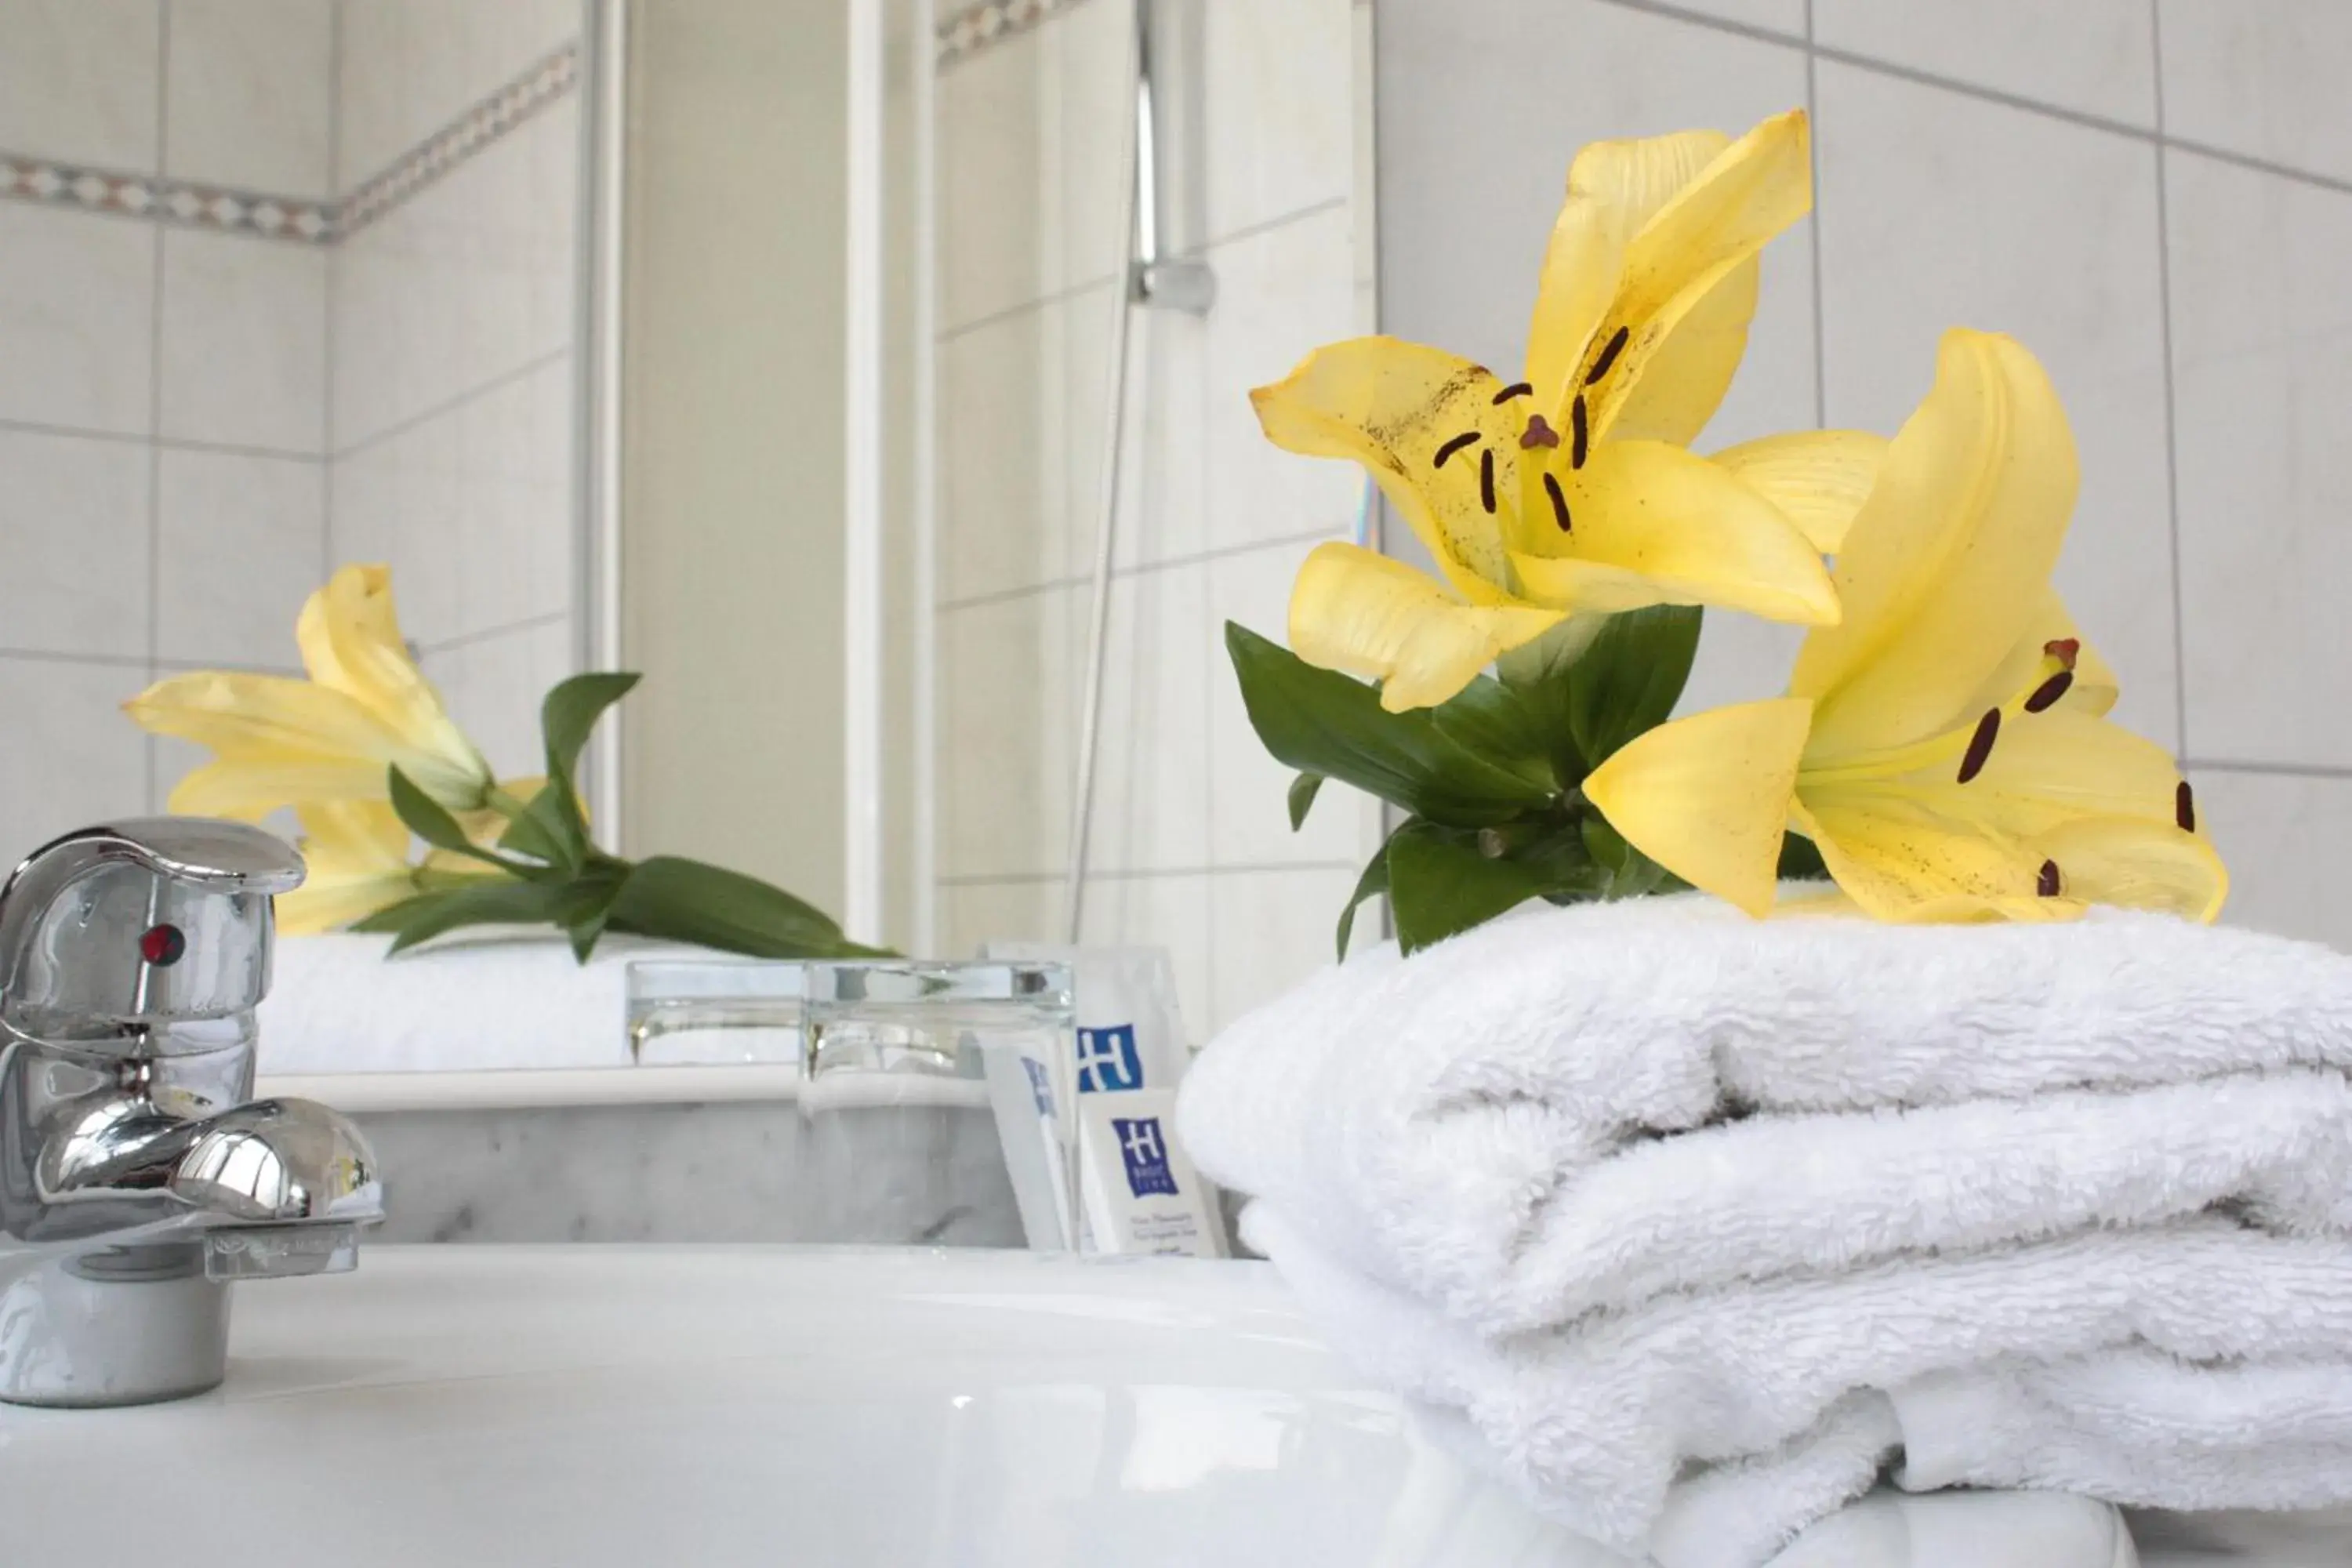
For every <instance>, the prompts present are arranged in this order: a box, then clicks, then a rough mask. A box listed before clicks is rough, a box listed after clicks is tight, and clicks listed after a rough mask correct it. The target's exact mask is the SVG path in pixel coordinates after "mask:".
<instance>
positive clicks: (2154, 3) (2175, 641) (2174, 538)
mask: <svg viewBox="0 0 2352 1568" xmlns="http://www.w3.org/2000/svg"><path fill="white" fill-rule="evenodd" d="M2163 10H2164V7H2163V6H2162V5H2160V4H2158V0H2148V5H2147V33H2148V50H2149V58H2150V59H2151V60H2152V61H2153V70H2152V73H2151V74H2152V75H2153V76H2154V78H2155V83H2154V85H2155V89H2156V132H2157V134H2156V301H2157V317H2156V326H2157V338H2158V347H2159V349H2160V350H2161V352H2162V353H2163V356H2164V499H2165V522H2166V535H2167V542H2168V543H2169V545H2170V546H2171V551H2172V706H2173V741H2174V746H2175V749H2176V751H2177V752H2178V753H2179V754H2180V755H2186V754H2187V753H2188V751H2189V626H2188V618H2187V616H2186V614H2185V612H2184V609H2183V605H2184V604H2185V602H2186V599H2187V596H2188V595H2187V594H2186V592H2185V589H2184V587H2183V584H2182V583H2181V580H2180V458H2179V454H2178V453H2177V452H2176V451H2175V450H2174V447H2173V443H2174V442H2175V441H2177V440H2178V439H2179V433H2180V417H2179V400H2178V399H2177V398H2176V397H2175V395H2174V389H2173V376H2172V205H2171V204H2172V195H2171V192H2170V191H2169V190H2168V189H2167V187H2168V185H2169V184H2170V183H2171V174H2170V171H2169V169H2168V165H2167V163H2166V159H2165V145H2164V23H2163V20H2162V13H2163Z"/></svg>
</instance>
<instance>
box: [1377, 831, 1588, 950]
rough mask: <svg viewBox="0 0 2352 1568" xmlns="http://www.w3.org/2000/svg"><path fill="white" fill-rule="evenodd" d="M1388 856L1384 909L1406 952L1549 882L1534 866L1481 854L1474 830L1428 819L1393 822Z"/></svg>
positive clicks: (1532, 895) (1533, 895)
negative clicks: (1397, 824)
mask: <svg viewBox="0 0 2352 1568" xmlns="http://www.w3.org/2000/svg"><path fill="white" fill-rule="evenodd" d="M1387 860H1388V880H1389V889H1388V890H1389V913H1390V916H1391V918H1392V919H1393V920H1394V921H1395V922H1396V933H1397V945H1398V946H1400V947H1402V949H1403V950H1404V951H1405V952H1419V951H1420V950H1421V949H1423V948H1424V947H1427V946H1429V945H1430V944H1431V943H1432V942H1443V941H1444V940H1445V939H1446V938H1447V937H1449V936H1454V935H1456V934H1458V933H1459V932H1462V931H1468V930H1470V929H1471V928H1472V927H1473V926H1478V925H1484V924H1485V923H1486V921H1490V920H1493V919H1494V918H1495V917H1496V915H1499V914H1503V913H1505V912H1507V911H1508V910H1515V909H1517V908H1518V906H1519V905H1521V904H1523V903H1525V902H1527V901H1528V900H1529V899H1539V898H1542V897H1543V896H1544V895H1545V893H1546V892H1547V891H1548V890H1549V886H1550V884H1549V881H1548V880H1547V879H1546V878H1545V877H1544V875H1543V874H1542V873H1541V872H1540V871H1538V869H1536V868H1534V867H1531V866H1528V865H1526V864H1524V863H1522V862H1520V861H1517V860H1512V859H1507V858H1488V857H1486V855H1484V854H1481V853H1480V852H1479V849H1478V836H1477V835H1476V834H1474V833H1463V832H1459V831H1455V830H1453V829H1448V828H1445V827H1443V826H1439V825H1438V824H1436V823H1433V822H1417V823H1408V824H1407V825H1406V826H1402V827H1400V828H1398V829H1397V831H1396V832H1395V834H1394V835H1393V836H1391V837H1390V839H1389V844H1388V855H1387Z"/></svg>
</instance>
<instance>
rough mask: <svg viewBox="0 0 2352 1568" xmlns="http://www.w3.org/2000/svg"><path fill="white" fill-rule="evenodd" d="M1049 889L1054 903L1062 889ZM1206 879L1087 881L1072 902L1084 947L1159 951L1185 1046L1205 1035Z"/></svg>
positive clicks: (1203, 1041)
mask: <svg viewBox="0 0 2352 1568" xmlns="http://www.w3.org/2000/svg"><path fill="white" fill-rule="evenodd" d="M1048 886H1050V887H1051V888H1052V889H1053V891H1054V893H1055V897H1056V898H1057V899H1058V898H1059V896H1060V894H1061V891H1062V886H1061V884H1060V883H1058V882H1055V883H1051V884H1048ZM1210 886H1211V883H1210V879H1209V878H1208V877H1207V876H1206V875H1205V874H1202V875H1198V876H1188V877H1089V878H1087V885H1086V889H1085V896H1084V897H1083V898H1082V899H1081V900H1079V904H1078V941H1079V942H1081V943H1082V944H1084V945H1085V946H1087V947H1164V948H1166V949H1167V950H1168V966H1169V968H1170V969H1171V971H1172V972H1173V973H1174V974H1175V976H1176V1006H1177V1009H1178V1010H1179V1011H1180V1012H1181V1013H1182V1014H1183V1016H1184V1038H1185V1040H1186V1042H1187V1043H1188V1044H1191V1045H1194V1046H1200V1045H1205V1044H1206V1043H1207V1042H1208V1037H1209V1018H1210V1005H1209V896H1210Z"/></svg>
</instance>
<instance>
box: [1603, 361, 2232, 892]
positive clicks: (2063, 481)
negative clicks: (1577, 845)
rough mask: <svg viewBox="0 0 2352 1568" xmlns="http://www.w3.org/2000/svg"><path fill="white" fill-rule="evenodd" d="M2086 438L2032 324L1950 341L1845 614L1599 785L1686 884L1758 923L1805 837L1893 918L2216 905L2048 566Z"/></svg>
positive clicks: (1849, 541)
mask: <svg viewBox="0 0 2352 1568" xmlns="http://www.w3.org/2000/svg"><path fill="white" fill-rule="evenodd" d="M2075 483H2076V468H2075V458H2074V437H2073V435H2072V434H2071V432H2070V431H2069V430H2068V428H2067V424H2066V415H2065V411H2064V409H2063V408H2062V407H2061V406H2060V405H2059V403H2058V397H2057V394H2056V391H2055V390H2054V389H2053V387H2052V386H2051V384H2050V382H2049V378H2048V377H2047V376H2046V375H2045V374H2043V373H2042V367H2041V365H2040V364H2038V363H2035V361H2034V359H2033V356H2032V355H2031V354H2029V353H2026V352H2025V350H2024V349H2023V348H2021V346H2019V345H2018V344H2017V343H2016V342H2012V341H2011V340H2010V339H2008V338H2005V337H2000V336H1996V335H1992V334H1989V333H1983V332H1972V331H1959V330H1955V331H1951V332H1948V333H1947V334H1946V335H1945V338H1944V342H1943V347H1942V352H1941V355H1940V359H1939V363H1938V365H1937V375H1936V385H1935V388H1934V390H1933V391H1932V392H1930V393H1929V394H1928V395H1927V401H1926V402H1924V403H1923V404H1921V405H1920V406H1919V408H1918V410H1917V411H1916V413H1915V414H1913V415H1912V416H1911V418H1910V420H1909V421H1908V422H1907V423H1906V424H1905V426H1903V429H1902V432H1901V434H1899V435H1897V436H1896V437H1895V440H1894V442H1893V444H1892V445H1891V446H1890V447H1888V448H1887V451H1886V454H1885V461H1884V467H1883V469H1882V471H1881V474H1880V477H1879V479H1878V482H1877V484H1876V486H1875V487H1874V489H1872V491H1871V492H1870V495H1869V498H1868V500H1865V501H1864V503H1863V506H1862V510H1861V511H1860V512H1859V513H1858V514H1857V515H1856V516H1855V517H1854V519H1853V524H1852V527H1851V529H1850V531H1848V533H1847V536H1846V540H1845V545H1844V549H1843V552H1841V553H1840V555H1839V556H1838V562H1837V573H1836V582H1837V589H1838V596H1839V598H1840V600H1841V601H1842V602H1843V605H1844V606H1845V619H1844V621H1843V623H1842V624H1841V625H1839V626H1834V627H1829V628H1824V629H1822V630H1817V631H1815V632H1813V633H1811V635H1810V636H1809V637H1807V638H1806V641H1805V646H1804V648H1803V651H1802V652H1801V653H1800V654H1799V656H1798V659H1797V666H1796V670H1795V673H1794V675H1793V676H1792V677H1791V679H1790V694H1789V695H1788V696H1787V697H1784V698H1780V699H1776V700H1771V701H1766V702H1751V703H1746V704H1743V705H1740V706H1738V707H1731V708H1722V709H1717V710H1714V711H1712V712H1707V713H1701V714H1697V715H1696V716H1694V717H1692V718H1688V719H1683V720H1678V721H1675V722H1673V723H1669V724H1664V725H1661V726H1659V727H1658V728H1657V729H1654V730H1652V731H1649V732H1648V733H1646V734H1643V735H1642V736H1639V737H1637V738H1636V739H1635V740H1633V742H1630V743H1628V744H1627V745H1626V746H1625V747H1623V748H1622V750H1620V751H1619V752H1617V753H1616V754H1615V755H1614V756H1612V757H1611V758H1610V759H1609V760H1608V761H1607V762H1606V763H1602V764H1601V767H1600V768H1599V769H1597V770H1595V771H1594V773H1592V774H1591V777H1589V778H1587V779H1586V780H1585V782H1584V793H1585V795H1586V797H1587V798H1588V799H1589V800H1591V803H1592V804H1593V805H1594V806H1596V807H1597V808H1599V810H1600V811H1601V814H1602V815H1603V816H1606V817H1607V818H1608V819H1609V822H1610V825H1611V826H1613V827H1615V828H1616V829H1617V831H1618V832H1619V833H1621V834H1622V835H1623V836H1624V837H1625V838H1626V839H1627V840H1628V841H1629V842H1631V843H1632V844H1633V845H1634V846H1635V847H1638V848H1640V849H1641V850H1642V851H1643V853H1644V854H1646V855H1648V856H1649V857H1650V858H1652V859H1654V860H1655V861H1657V862H1658V863H1659V864H1661V865H1663V866H1664V867H1665V868H1668V869H1669V870H1671V871H1673V872H1675V874H1676V875H1677V876H1680V877H1681V878H1683V879H1685V881H1688V882H1690V883H1692V884H1693V885H1695V886H1696V887H1700V888H1704V889H1707V890H1708V891H1710V892H1713V893H1716V894H1718V895H1720V896H1721V897H1723V898H1725V899H1727V900H1730V901H1731V902H1733V903H1735V904H1738V906H1739V907H1740V908H1742V909H1744V910H1748V912H1750V913H1751V914H1762V913H1764V912H1766V911H1767V910H1769V909H1770V908H1771V906H1772V902H1773V898H1774V893H1775V884H1774V867H1775V863H1776V860H1777V858H1778V856H1779V853H1780V840H1781V834H1782V830H1783V828H1784V827H1786V828H1791V829H1793V830H1795V831H1796V832H1798V833H1801V834H1803V835H1804V836H1806V837H1810V838H1811V839H1812V841H1813V842H1814V844H1815V846H1816V847H1819V849H1820V850H1821V854H1822V861H1823V862H1824V864H1825V865H1826V866H1827V867H1828V868H1829V872H1830V875H1831V876H1832V877H1833V878H1834V879H1836V881H1837V884H1838V886H1839V888H1840V889H1843V892H1844V894H1845V895H1846V896H1847V898H1849V899H1851V900H1853V903H1855V904H1857V905H1859V906H1861V908H1862V909H1863V910H1864V911H1865V912H1866V913H1869V914H1871V915H1874V916H1876V917H1878V918H1880V919H1882V920H1895V921H1935V920H1985V919H2004V918H2006V919H2019V920H2031V919H2039V920H2051V919H2067V918H2071V917H2073V916H2075V915H2078V914H2080V913H2081V912H2082V911H2083V910H2084V908H2086V907H2087V906H2088V905H2090V904H2094V903H2108V904H2122V905H2127V906H2131V907H2136V908H2146V909H2157V910H2170V911H2173V912H2176V913H2179V914H2184V915H2189V916H2193V917H2195V918H2198V919H2200V920H2211V919H2212V918H2213V917H2214V916H2215V915H2216V914H2217V913H2219V912H2220V910H2221V901H2222V900H2223V898H2224V897H2225V896H2226V894H2227V892H2228V889H2229V879H2228V875H2227V873H2226V872H2225V871H2224V869H2223V868H2222V865H2221V858H2220V857H2219V856H2217V855H2216V854H2215V853H2214V852H2213V848H2212V846H2211V845H2210V843H2208V842H2207V841H2206V840H2205V838H2204V837H2201V836H2200V834H2199V833H2198V832H2197V830H2196V829H2197V814H2196V806H2195V803H2194V802H2193V800H2192V799H2191V797H2190V795H2189V785H2188V784H2187V783H2186V782H2185V781H2184V780H2182V778H2181V777H2180V774H2179V771H2178V770H2177V769H2176V768H2175V767H2174V765H2173V762H2172V759H2171V757H2169V756H2168V754H2166V752H2165V751H2164V750H2163V748H2161V747H2159V746H2158V745H2155V744H2154V743H2152V742H2148V741H2145V740H2142V739H2141V738H2140V737H2138V736H2137V735H2134V734H2132V733H2130V732H2129V731H2126V730H2124V729H2122V728H2121V727H2119V726H2117V725H2116V724H2113V723H2110V722H2108V721H2106V720H2105V718H2104V717H2102V715H2104V714H2105V712H2106V711H2107V710H2108V709H2109V708H2110V707H2111V706H2112V705H2113V704H2114V701H2115V697H2116V687H2115V678H2114V676H2113V675H2112V674H2111V673H2110V672H2109V671H2107V670H2106V668H2105V667H2104V666H2103V665H2101V664H2100V663H2099V662H2098V660H2097V658H2095V655H2093V654H2092V653H2091V652H2090V650H2089V649H2088V648H2087V647H2084V645H2083V642H2082V639H2081V637H2079V635H2078V634H2077V633H2076V632H2075V630H2074V627H2073V626H2072V625H2071V624H2070V623H2069V622H2068V620H2067V617H2066V613H2065V610H2064V607H2063V605H2061V604H2060V603H2059V601H2058V599H2057V596H2056V595H2055V594H2054V593H2053V591H2052V589H2051V586H2050V575H2051V572H2052V570H2053V567H2055V566H2056V564H2057V561H2058V551H2059V546H2060V545H2061V544H2062V543H2063V542H2064V539H2065V535H2066V525H2067V521H2068V518H2069V516H2070V514H2071V513H2072V512H2073V510H2074V490H2075Z"/></svg>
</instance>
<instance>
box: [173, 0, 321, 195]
mask: <svg viewBox="0 0 2352 1568" xmlns="http://www.w3.org/2000/svg"><path fill="white" fill-rule="evenodd" d="M171 17H172V37H171V47H170V59H169V62H168V65H167V68H166V71H165V78H166V80H165V89H166V97H165V100H164V102H165V108H164V123H165V125H166V126H167V127H168V137H167V143H166V145H165V147H164V149H163V170H164V172H165V173H166V174H173V175H176V176H177V177H179V178H181V179H184V180H195V181H201V182H205V183H207V184H222V185H227V186H230V187H232V188H234V189H238V190H247V191H268V192H270V193H272V194H276V195H307V196H324V195H329V194H331V192H330V185H331V170H330V169H329V168H328V159H329V155H330V153H329V149H330V147H331V137H330V135H329V133H328V130H329V128H328V120H329V117H330V114H331V110H332V102H333V89H334V61H333V54H332V45H333V37H334V5H332V4H331V0H171Z"/></svg>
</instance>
